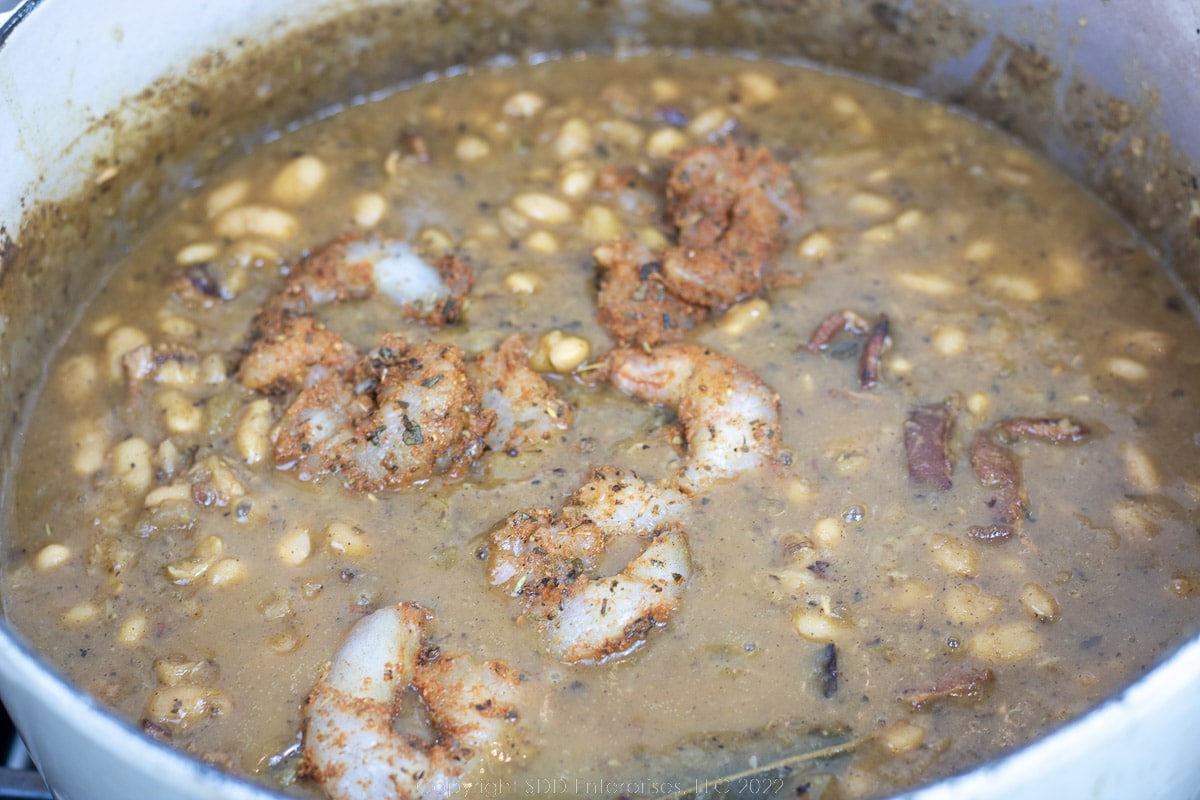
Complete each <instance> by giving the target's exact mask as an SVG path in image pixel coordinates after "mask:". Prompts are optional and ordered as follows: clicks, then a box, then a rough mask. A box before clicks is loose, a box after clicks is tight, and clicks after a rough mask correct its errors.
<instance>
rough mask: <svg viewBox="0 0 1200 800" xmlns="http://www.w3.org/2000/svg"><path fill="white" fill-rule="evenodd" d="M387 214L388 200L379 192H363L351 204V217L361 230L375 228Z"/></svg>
mask: <svg viewBox="0 0 1200 800" xmlns="http://www.w3.org/2000/svg"><path fill="white" fill-rule="evenodd" d="M386 212H387V199H386V198H385V197H384V196H383V195H381V194H380V193H379V192H363V193H362V194H360V195H356V196H355V197H354V199H353V200H352V201H351V202H350V216H351V217H352V218H353V219H354V224H355V225H357V226H358V227H360V228H374V227H375V226H376V225H378V224H379V221H380V220H381V219H383V215H384V214H385V213H386Z"/></svg>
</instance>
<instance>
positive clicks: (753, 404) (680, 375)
mask: <svg viewBox="0 0 1200 800" xmlns="http://www.w3.org/2000/svg"><path fill="white" fill-rule="evenodd" d="M606 370H607V374H608V379H609V381H610V382H611V383H612V384H613V385H614V386H615V387H617V388H618V389H619V390H621V391H622V392H625V393H626V394H629V395H632V396H634V397H639V398H641V399H643V400H646V401H648V402H651V403H659V404H662V405H666V406H671V407H673V408H675V409H676V413H677V414H678V415H679V421H680V423H681V424H682V426H683V433H684V439H685V441H686V443H687V450H688V452H687V459H686V462H685V464H684V466H683V469H682V471H681V473H680V475H679V476H678V478H677V485H678V486H679V488H681V489H683V490H684V491H687V492H699V491H702V490H703V489H705V488H706V487H708V486H709V485H711V484H712V483H714V482H715V481H718V480H723V479H727V478H731V477H733V476H735V475H737V474H738V473H741V472H744V471H747V470H751V469H756V468H758V467H761V466H763V465H765V464H768V463H770V462H772V461H773V460H774V459H775V458H776V456H777V455H778V453H779V445H780V441H781V440H782V434H781V431H780V427H779V395H778V394H776V393H775V392H774V391H772V390H771V389H770V388H769V387H767V385H766V384H764V383H763V382H762V380H761V379H760V378H759V377H758V376H757V375H756V374H754V372H753V371H752V370H750V369H749V368H747V367H744V366H742V365H741V364H739V363H737V362H736V361H734V360H733V359H731V358H729V357H727V356H723V355H721V354H719V353H717V352H715V351H713V350H709V349H708V348H706V347H701V346H699V345H694V344H667V345H662V346H660V347H657V348H655V349H654V350H652V351H651V352H649V353H647V352H645V351H644V350H641V349H636V348H628V347H626V348H618V349H616V350H613V351H612V352H611V353H609V354H608V357H607V360H606Z"/></svg>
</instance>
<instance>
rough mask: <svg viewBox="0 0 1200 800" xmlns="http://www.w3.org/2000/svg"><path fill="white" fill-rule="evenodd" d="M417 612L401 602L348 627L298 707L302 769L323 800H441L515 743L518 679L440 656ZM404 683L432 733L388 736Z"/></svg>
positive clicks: (491, 666) (496, 666) (465, 659)
mask: <svg viewBox="0 0 1200 800" xmlns="http://www.w3.org/2000/svg"><path fill="white" fill-rule="evenodd" d="M425 618H426V614H425V612H424V611H423V610H422V609H420V608H419V607H417V606H415V605H411V604H403V603H402V604H400V605H397V606H392V607H390V608H383V609H380V610H378V611H376V612H374V613H372V614H370V615H369V616H366V617H364V618H363V619H361V620H359V621H358V623H356V624H355V626H354V627H353V628H351V629H350V632H349V633H348V634H347V636H346V638H345V639H344V640H343V642H342V644H341V646H339V647H338V649H337V652H336V653H335V654H334V656H333V660H332V662H331V663H330V665H329V667H328V668H327V669H326V670H325V671H324V672H323V673H322V675H321V676H320V678H319V679H318V680H317V684H316V687H315V688H314V689H313V692H312V694H311V695H310V697H309V701H308V706H307V708H306V719H307V727H306V730H305V743H304V756H305V763H306V769H307V771H308V772H309V774H311V775H312V777H314V778H315V779H316V780H317V781H318V782H319V783H320V784H321V786H322V787H323V788H324V790H325V792H326V794H328V795H329V797H330V798H331V800H377V799H379V798H397V799H400V798H405V799H407V798H425V799H426V800H444V798H447V797H450V796H451V795H453V794H455V793H456V792H457V791H458V790H459V789H460V787H461V785H462V782H463V780H464V779H466V778H467V777H468V776H469V775H471V774H472V773H474V772H476V771H478V770H480V769H481V768H482V767H483V763H484V762H485V761H486V760H489V759H496V760H500V761H503V760H507V759H511V758H512V757H513V754H514V749H515V748H516V747H517V742H518V739H517V735H518V732H517V730H516V724H517V721H518V717H519V715H518V711H517V706H518V703H519V700H520V679H519V676H518V675H517V674H516V672H515V671H513V670H512V669H511V668H509V667H508V666H507V665H505V664H504V663H502V662H499V661H488V662H484V663H479V662H477V661H475V660H474V659H472V658H470V657H469V656H465V655H452V654H448V653H440V652H438V651H436V650H435V649H431V648H427V647H426V646H425V643H424V642H423V640H422V628H423V626H424V623H425ZM409 685H411V686H412V687H413V688H414V689H415V690H416V692H417V694H418V695H419V696H420V698H421V700H422V702H423V703H424V704H425V706H426V710H427V712H428V715H429V720H430V723H431V725H432V727H433V733H434V737H433V739H432V740H431V741H422V740H420V739H419V738H417V737H414V736H405V735H402V734H400V733H397V732H396V731H395V730H394V729H393V727H392V721H393V719H394V717H395V716H396V714H397V713H398V712H399V711H400V708H401V703H402V701H403V697H404V693H405V689H406V688H407V687H408V686H409Z"/></svg>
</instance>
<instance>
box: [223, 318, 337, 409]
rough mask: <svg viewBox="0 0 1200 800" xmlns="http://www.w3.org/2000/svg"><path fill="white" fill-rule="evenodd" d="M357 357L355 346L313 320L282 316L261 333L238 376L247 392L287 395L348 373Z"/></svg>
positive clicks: (244, 360)
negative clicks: (322, 380) (334, 376)
mask: <svg viewBox="0 0 1200 800" xmlns="http://www.w3.org/2000/svg"><path fill="white" fill-rule="evenodd" d="M358 358H359V353H358V350H357V349H356V348H355V347H354V345H352V344H350V343H349V342H347V341H346V340H345V339H343V338H342V337H341V336H339V335H338V334H336V333H334V332H333V331H331V330H327V329H326V328H325V326H323V325H322V324H321V323H319V322H317V320H315V319H313V318H312V317H291V316H279V317H277V318H275V319H274V320H273V321H272V323H271V324H270V325H269V327H264V328H260V329H259V330H258V332H257V337H256V339H255V341H254V344H253V345H251V347H250V352H248V353H247V354H246V357H245V358H243V359H242V364H241V366H240V367H239V369H238V376H239V377H240V378H241V381H242V385H243V386H245V387H246V388H247V389H253V390H254V391H256V392H262V393H263V394H284V393H286V392H291V391H295V390H297V389H301V388H304V387H306V386H312V385H314V384H316V383H317V382H318V381H320V380H321V379H323V378H325V377H328V376H329V375H334V374H339V373H343V372H346V371H347V370H349V369H350V368H351V367H353V366H354V364H355V363H356V362H357V361H358Z"/></svg>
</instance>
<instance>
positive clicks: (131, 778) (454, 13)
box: [0, 0, 1200, 800]
mask: <svg viewBox="0 0 1200 800" xmlns="http://www.w3.org/2000/svg"><path fill="white" fill-rule="evenodd" d="M735 6H736V8H735ZM473 9H474V10H473ZM352 19H359V20H360V21H359V22H357V23H349V24H348V27H346V28H344V29H343V28H341V27H339V26H340V25H342V24H343V21H345V20H352ZM0 20H3V21H2V22H0V412H2V414H0V419H2V420H3V423H2V424H0V442H2V443H3V450H2V457H3V462H2V464H0V470H2V471H0V475H2V476H3V481H4V487H5V489H6V490H7V488H8V486H9V483H10V477H11V474H12V468H13V466H12V465H13V455H12V454H13V453H14V452H15V451H16V449H17V448H18V447H19V445H20V444H21V424H20V423H21V419H22V417H23V414H24V410H25V408H26V406H27V405H28V404H29V403H30V402H33V401H32V400H31V398H33V397H35V396H36V395H35V390H36V385H37V382H38V380H39V378H40V375H41V372H42V370H41V366H40V365H41V364H43V363H44V361H45V359H46V358H47V357H48V354H49V353H50V352H52V349H53V347H54V346H55V344H56V342H57V341H58V338H59V337H60V335H61V331H62V330H63V329H64V326H66V325H67V324H69V322H70V320H71V319H72V314H73V310H72V309H73V307H74V305H76V304H77V303H78V301H80V300H81V299H83V298H86V296H87V295H88V293H89V292H91V291H94V289H95V287H96V285H97V283H98V281H99V280H100V279H101V277H102V275H101V274H100V272H101V271H100V270H99V269H98V268H97V266H96V265H97V264H98V263H101V262H103V261H104V258H105V254H106V253H111V252H114V251H115V250H119V248H120V242H121V237H122V236H127V235H129V230H135V229H136V225H137V223H138V222H139V221H141V220H143V219H147V218H149V217H150V216H152V213H153V210H152V209H153V205H154V201H155V199H156V198H158V199H159V200H164V201H165V200H169V199H170V198H171V197H172V196H174V195H175V194H177V193H178V192H179V191H180V190H181V188H182V187H183V186H185V185H186V184H187V183H188V182H189V180H190V179H191V176H192V173H191V172H190V171H189V169H190V168H189V167H188V166H187V160H186V158H184V156H183V155H182V154H180V153H179V147H180V145H181V143H184V142H187V141H188V140H189V134H188V133H187V128H188V126H196V127H200V128H203V127H204V126H206V125H207V126H209V128H214V126H220V125H227V126H228V129H229V130H230V131H232V134H231V135H230V136H228V137H227V138H226V139H225V140H224V141H225V144H226V145H227V146H228V147H229V148H230V149H231V150H232V149H236V147H237V146H239V144H240V142H243V141H250V140H252V139H253V138H254V137H255V136H256V135H259V134H260V133H261V132H262V131H264V130H267V129H269V128H271V127H274V126H278V125H280V124H282V123H284V122H286V121H288V120H290V119H295V118H298V117H300V116H302V115H303V114H305V113H309V112H312V111H313V110H314V108H316V107H319V106H322V105H327V104H328V103H329V102H331V101H333V100H334V99H335V98H336V97H337V96H338V95H339V94H343V95H349V94H352V93H356V92H365V91H370V90H372V89H373V88H378V87H379V86H382V85H385V84H386V83H388V82H394V81H397V80H401V79H403V78H405V77H413V76H415V75H418V74H420V71H423V70H428V69H431V68H437V67H439V66H449V65H451V64H452V63H455V62H456V61H470V60H476V59H482V58H486V57H488V56H490V55H494V54H496V53H498V52H501V51H504V50H506V49H511V50H523V49H528V48H533V49H542V50H547V49H553V48H554V47H555V46H562V47H566V48H578V47H605V46H612V45H613V44H614V43H616V42H621V43H633V44H638V43H666V44H674V45H699V46H705V45H715V46H720V47H740V48H742V49H753V50H761V51H765V52H769V53H771V54H775V55H799V56H802V57H807V58H813V59H815V60H821V61H829V62H831V63H833V64H834V65H835V66H838V67H842V68H855V69H861V70H863V71H865V72H868V73H871V74H874V75H877V76H880V77H883V78H885V79H890V80H894V81H896V82H899V83H904V84H908V85H913V86H916V87H918V88H920V89H922V90H924V91H926V92H928V93H930V94H933V95H935V96H938V97H942V98H946V99H949V100H951V101H959V102H962V103H964V104H965V105H967V106H969V107H970V108H972V110H974V111H976V112H977V113H980V114H982V115H984V116H988V117H990V118H992V119H994V120H996V121H998V122H999V123H1001V124H1003V125H1004V126H1006V127H1008V128H1010V129H1011V130H1013V131H1014V132H1016V133H1017V134H1019V135H1021V136H1022V137H1024V138H1026V139H1027V140H1029V141H1030V142H1031V143H1032V144H1033V145H1034V146H1036V147H1039V148H1041V149H1043V150H1045V151H1046V152H1048V153H1050V155H1051V156H1052V157H1054V158H1055V159H1057V160H1058V161H1059V162H1060V163H1062V164H1063V165H1064V166H1065V167H1066V168H1067V169H1069V170H1071V171H1072V172H1074V173H1075V174H1076V175H1077V176H1078V177H1079V178H1080V179H1081V180H1083V181H1084V182H1086V183H1090V184H1092V185H1093V186H1094V187H1095V188H1097V189H1098V190H1099V191H1101V192H1102V193H1103V194H1104V195H1105V196H1106V197H1107V198H1108V199H1110V200H1111V201H1112V202H1113V203H1114V204H1116V205H1117V206H1118V208H1120V209H1121V210H1122V211H1123V212H1125V213H1126V214H1127V215H1129V216H1130V218H1131V219H1132V220H1133V221H1134V222H1135V224H1136V225H1138V227H1139V228H1140V229H1141V230H1142V231H1143V232H1144V233H1145V234H1146V235H1147V237H1148V238H1149V239H1150V240H1151V241H1152V243H1153V244H1155V245H1156V246H1158V247H1159V248H1160V249H1161V251H1162V252H1163V253H1164V255H1165V256H1166V257H1167V259H1168V260H1169V261H1170V262H1171V263H1172V264H1173V269H1174V272H1175V276H1176V278H1177V279H1178V280H1179V281H1180V283H1181V285H1182V286H1183V287H1184V288H1185V293H1186V294H1187V295H1188V296H1189V297H1194V296H1195V289H1196V287H1197V286H1198V285H1200V257H1198V255H1197V252H1198V249H1200V248H1198V246H1197V237H1196V234H1195V230H1196V228H1195V226H1196V221H1197V219H1200V195H1198V194H1197V185H1198V182H1197V180H1196V178H1195V177H1194V176H1195V175H1197V164H1200V4H1197V3H1195V1H1194V0H1144V1H1143V2H1140V3H1134V2H1132V1H1130V2H1126V1H1125V0H1120V1H1119V2H1098V1H1097V0H1057V2H1053V3H1051V2H1039V1H1038V0H1030V1H1029V2H1011V1H1010V0H958V1H957V2H956V1H955V0H944V1H943V2H933V0H929V1H928V2H924V1H923V0H890V2H866V1H861V2H860V1H856V0H846V1H845V2H838V0H828V2H820V1H819V0H807V2H802V1H801V0H795V1H794V2H792V1H790V0H772V1H771V2H761V3H756V2H753V0H748V1H747V2H739V3H733V2H716V0H711V2H709V1H707V0H610V2H607V3H597V2H588V1H587V0H543V2H536V1H535V0H507V1H506V2H497V3H488V2H485V0H480V1H479V2H472V0H459V2H435V0H410V1H409V2H401V1H400V0H394V2H393V3H391V4H385V3H378V2H375V3H372V2H369V0H305V1H304V2H300V1H299V0H255V2H252V3H247V2H243V0H192V1H191V2H187V3H182V2H163V0H106V1H105V2H103V3H97V2H94V0H41V2H37V1H36V0H34V1H32V2H26V3H24V4H23V5H20V6H18V7H17V9H16V10H15V11H13V10H12V3H11V2H10V3H8V4H3V3H0ZM797 20H798V21H797ZM651 22H653V23H654V24H655V25H657V26H658V27H656V28H653V29H650V28H647V27H646V26H647V25H648V24H650V23H651ZM312 26H324V27H323V28H320V30H321V31H322V33H320V34H319V35H315V36H312V37H309V38H307V39H301V40H298V41H301V42H304V46H305V47H311V48H314V49H321V50H322V51H323V52H324V54H325V55H326V56H328V55H329V54H330V53H332V54H333V55H334V56H335V57H332V58H330V57H325V58H322V59H312V60H311V62H312V63H315V62H319V63H321V64H323V65H324V66H322V67H321V68H320V69H319V70H318V69H317V68H316V67H314V68H313V69H314V72H312V74H311V75H299V76H296V75H290V76H288V77H278V76H272V75H271V74H269V73H262V74H260V73H259V72H257V71H256V68H255V67H253V66H251V67H247V66H246V65H245V64H244V63H243V64H241V66H238V62H239V60H242V61H245V59H246V58H247V57H248V56H249V55H254V54H257V53H259V48H262V47H266V46H267V45H269V44H270V43H271V42H272V41H275V40H280V39H282V38H283V37H286V36H292V35H297V34H296V32H297V31H302V30H305V29H308V28H311V27H312ZM559 29H561V31H560V30H559ZM389 37H390V41H389ZM560 37H561V38H560ZM268 62H269V59H267V60H265V61H262V62H261V63H264V64H265V63H268ZM360 62H361V63H360ZM305 63H306V64H307V63H310V62H305ZM226 65H233V66H232V67H230V69H235V72H236V70H237V69H240V70H241V72H238V73H236V74H237V75H238V76H239V77H238V79H237V81H234V82H230V81H229V79H228V76H225V78H224V79H225V80H226V82H225V83H222V79H223V78H222V69H224V68H225V66H226ZM1009 67H1013V69H1009ZM339 70H344V72H345V74H339ZM1014 75H1017V76H1019V77H1020V78H1021V80H1022V81H1025V83H1023V84H1022V85H1021V86H1020V87H1019V89H1020V90H1019V91H1012V88H1013V87H1012V86H1009V87H1008V90H1007V91H1001V90H1000V85H1001V84H1002V83H1003V82H1004V81H1005V80H1009V79H1011V78H1012V76H1014ZM251 79H252V80H254V81H261V83H262V85H263V86H264V87H268V86H269V87H272V88H271V90H270V91H265V92H259V93H258V95H259V97H260V101H261V102H259V103H258V105H260V106H261V107H260V108H258V109H257V110H255V109H254V108H252V107H251V106H254V105H255V103H254V102H245V103H242V104H241V105H238V102H235V101H230V106H229V107H225V106H224V105H223V101H222V98H223V97H232V96H234V95H235V94H236V92H235V91H232V90H230V91H227V90H229V89H230V87H235V86H236V85H238V83H243V84H244V83H245V82H246V81H247V80H251ZM304 81H310V82H311V84H312V86H313V87H314V88H312V89H311V91H310V90H309V84H307V83H304ZM206 82H209V83H211V84H212V85H213V86H214V87H215V88H214V89H213V90H212V91H210V92H208V93H207V94H206V93H205V92H204V91H199V90H197V89H196V88H195V87H197V86H199V87H203V86H204V85H205V84H206ZM1081 87H1082V88H1081ZM197 91H199V93H198V94H195V96H189V95H188V92H193V93H194V92H197ZM189 97H190V99H189ZM262 98H266V99H262ZM1106 100H1107V101H1111V102H1125V103H1127V104H1128V105H1127V108H1130V109H1132V110H1133V111H1134V112H1135V113H1134V114H1133V115H1132V118H1133V119H1134V120H1135V122H1134V123H1131V127H1129V128H1128V129H1127V130H1123V131H1118V132H1117V133H1118V137H1117V138H1118V140H1119V141H1128V140H1129V139H1130V138H1132V137H1135V136H1137V137H1142V139H1143V141H1146V142H1159V143H1162V142H1164V140H1162V139H1160V138H1158V137H1159V136H1160V135H1166V136H1168V137H1170V138H1169V140H1166V143H1165V144H1164V145H1163V146H1162V147H1159V148H1157V149H1155V150H1154V152H1153V153H1152V154H1151V155H1150V156H1148V157H1145V158H1141V159H1134V158H1132V157H1127V156H1128V153H1127V152H1126V150H1127V148H1125V149H1123V148H1122V147H1120V146H1117V147H1115V148H1114V147H1111V146H1110V147H1109V149H1108V150H1107V151H1106V150H1105V149H1104V147H1102V146H1100V143H1099V142H1098V141H1096V140H1093V139H1092V138H1090V137H1091V136H1092V133H1089V131H1093V132H1094V130H1095V129H1096V128H1095V127H1093V126H1092V123H1095V116H1096V115H1097V114H1099V113H1100V110H1101V109H1102V107H1103V106H1104V103H1105V101H1106ZM255 114H258V117H257V118H256V117H254V115H255ZM247 115H249V116H247ZM1089 115H1091V116H1089ZM164 131H165V133H164ZM210 133H211V131H210ZM156 137H157V138H156ZM1122 137H1124V138H1122ZM210 141H211V140H210ZM151 158H153V159H155V160H158V159H161V160H162V165H161V166H160V167H157V168H155V169H154V170H149V171H147V175H150V174H153V175H156V176H157V177H156V178H137V177H136V176H134V177H129V175H130V173H136V172H137V169H138V167H137V165H138V163H146V162H147V161H148V160H149V159H151ZM106 165H107V167H119V170H118V172H119V173H120V174H121V177H120V178H119V179H116V180H114V181H113V185H112V187H110V188H111V191H106V190H105V187H100V186H98V184H97V182H96V177H97V171H98V170H100V171H101V172H102V171H103V170H104V169H105V168H107V167H106ZM1148 183H1152V184H1153V185H1154V186H1155V187H1156V192H1147V191H1146V190H1145V187H1146V186H1147V184H1148ZM81 197H82V198H83V201H82V202H80V198H81ZM105 204H107V206H106V208H107V212H106V213H97V214H96V215H95V216H92V217H89V216H87V215H88V213H92V211H94V210H95V209H96V208H99V207H102V206H105ZM89 210H90V211H89ZM71 213H78V214H81V215H82V217H83V218H82V221H81V220H75V219H73V218H72V217H71V216H70V214H71ZM106 221H107V222H106ZM35 238H36V239H38V241H36V242H35V241H34V239H35ZM56 238H61V239H62V242H60V243H59V244H57V245H54V244H53V240H55V239H56ZM45 242H51V245H46V244H45ZM52 245H53V246H52ZM76 245H80V246H76ZM88 248H91V249H92V250H94V253H95V255H94V257H90V258H85V257H72V258H64V257H62V254H63V253H76V254H77V253H80V252H91V250H88ZM1192 307H1193V308H1195V304H1194V303H1193V305H1192ZM1192 433H1193V432H1192V431H1185V432H1181V439H1187V440H1189V441H1190V440H1191V439H1192ZM0 519H3V520H7V519H8V515H7V514H5V515H4V517H2V518H0ZM8 546H9V545H8V540H7V533H6V531H5V530H0V559H2V558H4V554H5V553H6V552H7V551H8ZM1198 617H1200V614H1198ZM0 697H2V699H3V702H4V704H5V705H6V706H7V708H8V710H9V712H10V714H11V716H12V718H13V720H14V721H15V723H16V725H17V727H18V729H19V730H20V732H21V734H22V736H23V738H24V739H25V741H26V743H27V745H28V747H29V750H30V752H31V754H32V756H33V758H34V760H35V762H36V763H37V764H38V766H39V767H40V769H41V771H42V773H43V774H44V776H45V778H46V780H47V782H48V783H49V785H50V786H51V787H52V789H53V791H54V793H55V794H56V795H57V796H59V797H61V798H67V799H68V800H108V799H109V798H197V799H198V798H231V799H232V798H257V799H258V800H262V799H263V798H268V797H274V796H275V795H272V794H271V793H270V792H268V791H266V790H265V789H263V788H261V787H258V786H255V785H253V784H252V783H249V782H246V781H243V780H240V779H237V778H233V777H230V776H228V775H225V774H223V773H221V772H219V771H218V770H216V769H214V768H211V767H209V766H206V765H203V764H201V763H200V762H198V761H195V760H193V759H190V758H188V757H186V756H184V755H182V754H180V753H178V752H176V751H174V750H172V749H170V748H169V747H166V746H164V745H161V744H159V743H157V742H155V741H153V740H151V739H149V738H147V737H146V736H143V735H142V734H141V733H140V731H138V730H137V729H136V727H135V726H133V725H131V724H129V723H127V722H125V721H122V720H118V719H116V718H114V717H113V716H111V715H110V714H108V713H107V712H106V711H105V710H104V709H103V708H102V707H101V706H100V705H99V704H98V703H96V702H95V701H93V700H92V699H90V698H89V697H88V696H87V695H86V694H84V693H82V692H81V691H79V690H78V689H76V688H74V687H73V686H71V685H70V684H68V683H67V682H65V681H64V680H63V679H62V678H61V677H60V676H59V674H58V673H57V672H56V671H55V670H54V669H53V668H52V667H50V666H49V665H48V664H47V663H46V662H44V661H43V660H42V659H41V658H40V657H39V656H38V655H37V654H36V653H35V652H34V651H33V650H32V649H31V648H30V647H29V645H28V644H27V642H26V641H25V639H24V638H23V637H22V636H21V634H20V633H19V632H17V631H14V630H13V629H12V628H11V627H10V626H9V625H8V624H7V623H6V622H4V621H3V620H0ZM908 796H910V797H912V798H920V800H936V799H938V798H951V797H954V798H1005V800H1009V798H1014V797H1064V798H1066V797H1070V798H1093V799H1094V800H1126V799H1127V798H1131V797H1145V798H1164V799H1166V800H1185V799H1188V798H1200V638H1196V637H1193V638H1192V639H1190V640H1187V641H1183V642H1181V643H1180V644H1179V646H1178V648H1177V649H1176V650H1175V651H1174V652H1173V653H1172V654H1171V655H1169V656H1168V657H1167V658H1166V659H1165V660H1164V661H1162V662H1161V663H1160V664H1158V665H1157V666H1156V667H1155V668H1154V669H1153V670H1152V671H1151V672H1149V673H1148V674H1146V675H1144V676H1142V677H1141V678H1140V679H1139V680H1138V681H1137V682H1136V683H1134V684H1133V685H1132V686H1130V687H1129V688H1128V689H1126V690H1125V691H1123V692H1121V693H1120V694H1119V695H1118V696H1116V697H1113V698H1110V699H1109V700H1108V701H1107V702H1105V703H1104V704H1102V705H1101V706H1100V707H1098V708H1096V709H1094V710H1093V711H1091V712H1090V713H1087V714H1085V715H1084V716H1082V717H1080V718H1078V719H1076V720H1074V721H1073V722H1070V723H1069V724H1066V725H1065V726H1063V727H1061V728H1060V729H1058V730H1056V731H1053V732H1051V733H1050V734H1049V735H1047V736H1045V737H1044V738H1042V739H1040V740H1038V741H1036V742H1034V743H1033V744H1031V745H1029V746H1026V747H1024V748H1021V749H1019V750H1017V751H1015V752H1012V753H1011V754H1009V755H1007V756H1005V757H1003V758H1000V759H997V760H994V761H991V762H988V763H985V764H983V765H981V766H979V767H977V768H976V769H975V770H973V771H972V772H969V773H967V774H963V775H960V776H957V777H953V778H950V779H947V780H944V781H942V782H940V783H937V784H934V785H931V786H927V787H924V788H922V789H920V790H918V791H915V792H913V793H911V794H910V795H908Z"/></svg>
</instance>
